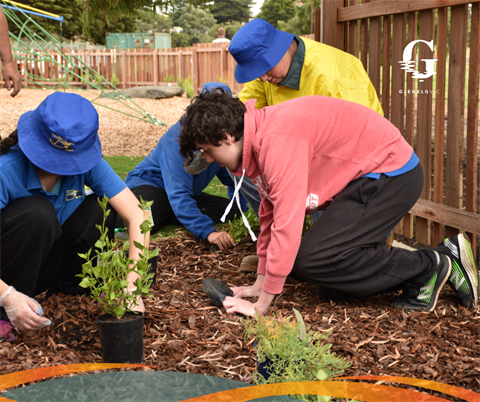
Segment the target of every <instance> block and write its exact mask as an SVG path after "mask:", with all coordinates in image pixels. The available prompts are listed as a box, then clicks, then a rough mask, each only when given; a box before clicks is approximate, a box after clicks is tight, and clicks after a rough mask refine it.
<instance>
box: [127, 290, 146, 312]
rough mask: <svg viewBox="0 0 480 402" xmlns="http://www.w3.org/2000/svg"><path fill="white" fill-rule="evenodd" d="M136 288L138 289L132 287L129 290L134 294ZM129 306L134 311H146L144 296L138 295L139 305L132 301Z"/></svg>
mask: <svg viewBox="0 0 480 402" xmlns="http://www.w3.org/2000/svg"><path fill="white" fill-rule="evenodd" d="M135 290H137V288H131V289H127V292H128V293H130V294H132V293H133V292H135ZM128 308H129V309H130V310H132V311H138V312H139V313H144V312H145V306H144V305H143V300H142V296H140V295H138V296H137V305H136V306H135V305H134V303H133V302H132V303H131V305H130V306H128Z"/></svg>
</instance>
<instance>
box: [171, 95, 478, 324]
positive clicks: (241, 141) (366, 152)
mask: <svg viewBox="0 0 480 402" xmlns="http://www.w3.org/2000/svg"><path fill="white" fill-rule="evenodd" d="M182 125H183V127H182V133H181V136H180V140H179V141H180V153H181V154H182V156H183V157H184V158H185V160H186V163H187V164H188V163H189V162H190V161H191V160H192V156H193V152H194V151H195V150H196V149H201V150H203V151H204V152H205V156H206V158H207V161H216V162H218V163H220V164H221V165H222V166H225V167H227V168H228V169H229V170H230V171H232V173H234V174H235V175H244V176H247V177H249V178H250V179H252V181H253V182H254V184H255V185H256V187H257V188H258V191H259V193H260V195H261V205H260V211H259V221H260V228H261V233H260V236H259V238H258V246H257V253H258V256H259V265H258V276H257V280H256V282H255V283H254V284H253V285H252V286H244V287H237V288H232V290H233V292H234V297H227V298H226V299H225V301H224V307H225V309H226V311H227V312H228V313H233V312H238V313H241V314H244V315H248V316H253V315H255V312H256V311H257V312H258V313H259V314H263V313H264V312H265V311H266V310H267V308H268V306H269V305H270V303H271V302H272V300H273V298H274V296H275V295H276V294H279V293H281V291H282V289H283V285H284V283H285V279H286V277H287V276H288V275H289V274H291V273H292V271H293V272H294V274H295V276H297V277H300V278H302V279H303V280H305V281H309V282H312V283H314V284H315V285H316V287H317V294H318V295H319V296H320V297H322V298H327V299H341V298H343V297H365V296H369V295H373V294H376V293H379V292H385V291H389V290H391V289H399V288H402V289H403V294H402V296H401V297H400V298H399V299H398V300H396V301H395V302H394V303H393V304H392V306H393V307H400V308H404V309H408V310H427V311H431V310H433V309H434V307H435V305H436V302H437V299H438V295H439V294H440V291H441V289H442V288H443V286H444V284H445V283H447V282H449V283H450V284H451V285H452V286H453V287H454V289H455V290H456V292H457V295H458V296H459V297H460V299H461V300H462V304H463V305H464V306H466V307H473V306H475V305H476V304H477V301H478V294H477V288H478V273H477V268H476V265H475V257H474V256H473V252H472V251H471V245H470V242H469V240H468V238H467V237H466V235H463V234H460V235H458V236H455V237H454V238H450V239H446V240H445V241H444V242H443V243H442V244H441V245H440V246H439V247H438V248H435V249H429V250H420V251H417V252H411V251H408V250H403V249H398V248H394V249H388V248H387V247H386V246H385V239H386V236H387V234H388V233H389V232H390V231H391V230H392V229H393V228H394V226H395V225H396V224H397V222H398V221H399V220H400V219H401V218H402V217H403V216H404V215H405V214H406V213H407V212H408V211H409V210H410V209H411V207H412V206H413V205H414V204H415V202H416V201H417V199H418V197H419V196H420V193H421V191H422V187H423V171H422V168H421V166H420V164H419V161H418V158H417V156H416V155H415V153H414V152H413V149H412V148H411V147H410V145H408V143H407V142H406V141H405V140H404V138H403V137H402V135H401V134H400V132H399V131H398V130H397V129H396V128H395V126H393V125H392V124H391V123H390V122H389V121H388V120H386V119H385V118H383V117H382V116H380V115H379V114H378V113H375V112H374V111H372V110H370V109H369V108H367V107H365V106H361V105H358V104H356V103H353V102H349V101H344V100H340V99H334V98H329V97H323V96H308V97H303V98H298V99H294V100H291V101H287V102H284V103H281V104H279V105H275V106H269V107H265V108H263V109H260V110H257V109H255V100H250V101H247V102H245V104H243V103H242V102H241V101H240V100H238V99H235V98H232V97H230V96H229V95H228V94H226V93H224V92H220V91H218V92H210V93H202V94H200V95H199V96H197V97H195V98H194V99H193V100H192V103H191V105H190V106H189V107H188V109H187V111H186V113H185V115H184V116H183V118H182ZM318 210H325V212H324V214H323V215H322V216H321V218H320V219H319V220H318V221H317V222H316V223H315V224H314V225H313V226H312V228H311V229H310V230H309V231H308V232H307V233H306V234H305V236H304V237H303V238H302V236H301V234H302V228H303V221H304V217H305V214H312V213H314V212H316V211H318ZM455 249H457V251H458V252H457V253H455ZM452 261H453V264H454V266H455V267H458V269H457V268H456V269H455V272H453V273H452ZM457 271H458V272H460V275H458V274H457ZM459 278H460V279H459ZM244 297H258V300H257V301H256V302H255V303H251V302H249V301H247V300H245V299H243V298H244Z"/></svg>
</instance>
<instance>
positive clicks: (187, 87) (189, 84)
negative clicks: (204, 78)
mask: <svg viewBox="0 0 480 402" xmlns="http://www.w3.org/2000/svg"><path fill="white" fill-rule="evenodd" d="M177 84H178V86H179V87H180V88H183V90H184V91H185V93H186V94H187V98H188V99H191V98H193V95H194V93H193V81H192V77H191V76H190V75H189V76H188V77H187V78H185V79H184V80H183V79H181V78H179V79H178V81H177Z"/></svg>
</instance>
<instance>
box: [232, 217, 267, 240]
mask: <svg viewBox="0 0 480 402" xmlns="http://www.w3.org/2000/svg"><path fill="white" fill-rule="evenodd" d="M245 217H246V218H247V220H248V223H249V224H250V228H251V229H252V231H253V232H255V231H256V230H258V228H259V227H260V225H259V223H258V218H257V216H256V215H255V212H253V210H252V209H249V210H248V211H247V213H245ZM228 233H229V235H230V236H232V238H233V240H235V242H236V243H238V242H240V241H242V240H243V238H244V237H245V236H247V235H248V234H249V233H248V229H247V228H246V227H245V225H244V224H243V220H242V219H235V220H234V221H229V222H228Z"/></svg>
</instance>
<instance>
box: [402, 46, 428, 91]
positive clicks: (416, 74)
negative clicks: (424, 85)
mask: <svg viewBox="0 0 480 402" xmlns="http://www.w3.org/2000/svg"><path fill="white" fill-rule="evenodd" d="M419 42H423V43H426V44H427V45H428V47H429V48H430V50H431V51H432V52H433V39H432V40H431V41H430V42H427V41H426V40H421V39H419V40H414V41H412V42H410V43H409V44H408V45H407V46H406V47H405V50H404V51H403V60H402V61H399V63H400V64H402V65H403V67H402V70H407V72H410V73H413V74H412V78H415V79H420V82H423V81H424V80H423V79H422V78H430V77H431V76H433V75H434V74H437V73H436V72H435V71H434V70H433V68H434V63H435V62H436V61H437V59H420V61H424V62H425V68H426V71H425V73H420V71H417V70H415V69H414V67H415V60H412V50H413V47H414V46H415V44H416V43H419Z"/></svg>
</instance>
